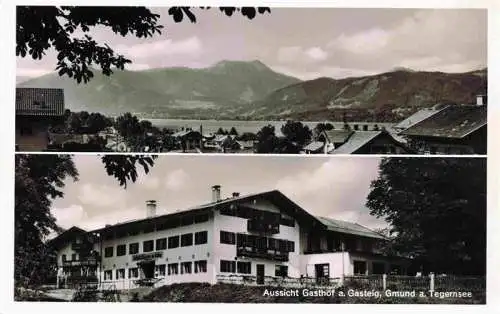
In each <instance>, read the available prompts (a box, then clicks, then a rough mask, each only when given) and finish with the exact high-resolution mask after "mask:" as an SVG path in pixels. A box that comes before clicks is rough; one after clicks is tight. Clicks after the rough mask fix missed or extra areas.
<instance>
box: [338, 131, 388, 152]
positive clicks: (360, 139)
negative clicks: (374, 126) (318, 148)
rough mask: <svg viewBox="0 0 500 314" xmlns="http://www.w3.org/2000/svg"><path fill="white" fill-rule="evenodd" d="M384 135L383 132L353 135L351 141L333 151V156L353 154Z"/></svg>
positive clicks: (359, 132)
mask: <svg viewBox="0 0 500 314" xmlns="http://www.w3.org/2000/svg"><path fill="white" fill-rule="evenodd" d="M380 134H382V131H358V132H354V133H352V135H351V136H350V137H349V140H348V141H347V142H346V143H344V144H342V145H340V146H339V147H338V148H336V149H334V150H333V151H332V154H352V153H354V152H356V151H357V150H358V149H360V148H361V147H363V146H365V145H366V144H368V143H369V142H370V141H372V140H373V139H374V138H376V137H377V136H379V135H380Z"/></svg>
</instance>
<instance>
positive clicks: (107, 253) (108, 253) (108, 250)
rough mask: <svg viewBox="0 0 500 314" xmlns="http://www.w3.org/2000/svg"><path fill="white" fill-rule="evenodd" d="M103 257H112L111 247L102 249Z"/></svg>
mask: <svg viewBox="0 0 500 314" xmlns="http://www.w3.org/2000/svg"><path fill="white" fill-rule="evenodd" d="M104 257H113V247H112V246H108V247H107V248H105V249H104Z"/></svg>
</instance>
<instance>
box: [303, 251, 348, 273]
mask: <svg viewBox="0 0 500 314" xmlns="http://www.w3.org/2000/svg"><path fill="white" fill-rule="evenodd" d="M300 260H301V263H300V271H301V274H302V275H303V276H304V277H310V278H316V271H315V266H314V265H316V264H328V265H330V275H329V277H330V278H341V277H342V276H343V275H344V276H348V275H352V273H353V264H352V259H351V257H350V255H349V252H336V253H320V254H304V255H301V259H300Z"/></svg>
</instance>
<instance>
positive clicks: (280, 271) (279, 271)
mask: <svg viewBox="0 0 500 314" xmlns="http://www.w3.org/2000/svg"><path fill="white" fill-rule="evenodd" d="M274 275H275V276H276V277H288V266H285V265H276V267H275V269H274Z"/></svg>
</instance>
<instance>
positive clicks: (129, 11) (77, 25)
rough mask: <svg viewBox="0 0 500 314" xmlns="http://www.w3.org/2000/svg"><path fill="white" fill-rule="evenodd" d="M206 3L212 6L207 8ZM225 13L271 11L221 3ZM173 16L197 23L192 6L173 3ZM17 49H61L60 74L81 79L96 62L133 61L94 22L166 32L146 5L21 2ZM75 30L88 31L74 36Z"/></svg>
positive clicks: (108, 65)
mask: <svg viewBox="0 0 500 314" xmlns="http://www.w3.org/2000/svg"><path fill="white" fill-rule="evenodd" d="M203 9H208V7H207V8H203ZM219 9H220V11H221V12H222V13H224V14H225V15H227V16H232V15H233V13H234V12H240V13H241V14H242V15H243V16H245V17H247V18H249V19H253V18H254V17H255V16H256V15H257V14H264V13H266V12H270V9H269V8H260V7H259V8H252V7H243V8H235V7H221V8H219ZM168 13H169V15H171V16H172V18H173V20H174V21H175V22H177V23H179V22H181V21H182V20H183V19H184V17H185V16H186V17H187V18H188V19H189V20H190V21H191V22H192V23H195V22H196V16H195V14H194V13H193V8H191V7H171V8H170V9H169V11H168ZM16 19H17V20H16V25H17V26H16V55H17V56H21V57H23V58H24V57H26V56H27V55H29V56H31V58H33V59H35V60H40V59H42V58H43V56H44V55H45V54H46V52H47V50H49V49H50V48H53V49H55V51H56V53H57V60H58V61H57V67H56V70H57V71H58V73H59V75H60V76H64V75H67V76H68V77H70V78H74V79H75V80H76V81H77V82H78V83H81V82H82V81H83V82H84V83H87V82H88V81H89V80H90V79H92V77H93V76H94V74H93V72H92V68H91V66H92V65H96V66H99V67H100V68H101V70H102V73H103V74H104V75H108V76H109V75H110V74H111V73H113V71H112V68H117V69H119V70H123V69H124V68H125V65H126V64H127V63H131V62H132V61H131V60H129V59H127V58H125V57H124V56H123V55H120V54H116V53H115V52H114V50H113V49H112V48H111V47H109V46H108V45H107V44H106V43H104V44H101V43H98V42H96V41H95V40H94V39H93V38H92V36H90V35H89V32H90V30H91V28H93V27H95V26H104V27H106V28H108V29H110V30H112V31H113V32H114V33H115V34H117V35H120V36H127V35H132V36H135V37H138V38H148V37H153V36H154V35H155V34H161V30H162V29H163V26H162V25H159V19H160V16H159V15H158V14H154V13H152V12H151V10H150V9H148V8H146V7H132V6H130V7H90V6H60V7H56V6H18V7H17V10H16ZM76 32H80V33H83V36H78V37H77V36H75V34H76Z"/></svg>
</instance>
